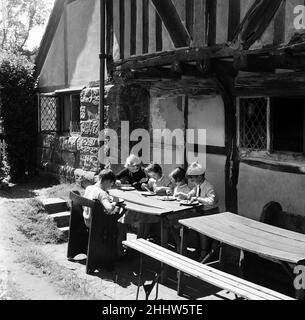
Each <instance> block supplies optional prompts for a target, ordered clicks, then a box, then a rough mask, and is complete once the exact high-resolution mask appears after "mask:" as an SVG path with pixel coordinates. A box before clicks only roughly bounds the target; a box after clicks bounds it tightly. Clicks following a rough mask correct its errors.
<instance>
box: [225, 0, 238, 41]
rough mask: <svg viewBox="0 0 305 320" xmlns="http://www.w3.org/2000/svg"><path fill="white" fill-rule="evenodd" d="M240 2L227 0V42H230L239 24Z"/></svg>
mask: <svg viewBox="0 0 305 320" xmlns="http://www.w3.org/2000/svg"><path fill="white" fill-rule="evenodd" d="M240 1H241V0H229V23H228V41H232V40H233V38H234V35H235V33H236V30H237V29H238V27H239V23H240Z"/></svg>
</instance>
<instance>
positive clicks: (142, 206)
mask: <svg viewBox="0 0 305 320" xmlns="http://www.w3.org/2000/svg"><path fill="white" fill-rule="evenodd" d="M109 194H110V195H111V196H115V197H118V198H122V199H124V200H125V203H126V208H127V209H128V210H132V211H136V212H139V213H145V214H151V215H157V216H161V215H165V214H169V213H179V212H184V211H189V210H193V209H194V207H187V206H181V205H180V203H179V202H178V201H162V200H159V199H158V196H153V197H147V196H143V195H142V194H141V192H140V191H137V190H134V191H123V190H119V189H113V190H109ZM195 208H196V209H198V208H202V209H203V205H198V206H196V207H195Z"/></svg>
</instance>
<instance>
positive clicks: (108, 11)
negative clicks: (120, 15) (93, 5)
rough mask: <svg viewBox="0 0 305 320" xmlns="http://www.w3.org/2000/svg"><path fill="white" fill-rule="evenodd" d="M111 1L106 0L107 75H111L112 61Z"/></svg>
mask: <svg viewBox="0 0 305 320" xmlns="http://www.w3.org/2000/svg"><path fill="white" fill-rule="evenodd" d="M113 33H114V30H113V2H112V0H106V63H107V72H108V76H109V77H111V73H112V68H111V65H112V62H113V36H114V35H113Z"/></svg>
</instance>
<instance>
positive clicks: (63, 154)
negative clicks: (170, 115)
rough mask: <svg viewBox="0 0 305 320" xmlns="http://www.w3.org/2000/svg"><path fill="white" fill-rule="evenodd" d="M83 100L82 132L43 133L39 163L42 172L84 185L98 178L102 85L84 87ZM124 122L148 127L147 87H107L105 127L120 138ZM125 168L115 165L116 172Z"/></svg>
mask: <svg viewBox="0 0 305 320" xmlns="http://www.w3.org/2000/svg"><path fill="white" fill-rule="evenodd" d="M80 100H81V101H80V102H81V106H80V128H81V129H80V134H79V135H74V136H61V135H58V134H43V133H41V134H40V137H39V153H38V163H39V164H40V168H41V169H43V171H45V172H48V173H51V174H53V175H56V176H57V177H58V178H59V179H60V180H61V181H65V182H77V183H78V184H80V185H82V186H84V187H85V186H86V185H87V184H88V183H89V184H91V183H93V182H94V181H95V178H96V174H97V173H98V172H99V170H100V163H99V159H98V152H99V139H98V135H99V112H98V110H99V108H98V107H99V87H97V86H93V87H88V88H85V89H84V90H83V91H82V92H81V96H80ZM121 121H130V131H132V130H133V129H136V128H145V129H148V127H149V95H148V93H147V91H146V90H144V89H142V88H140V87H136V86H130V87H126V86H123V85H109V86H106V87H105V123H104V127H105V128H111V129H113V130H115V131H116V132H117V133H118V136H119V141H120V137H121V130H120V128H121ZM125 147H126V146H125ZM119 150H120V146H119ZM119 157H120V153H119ZM123 160H124V159H123ZM122 167H123V166H122V164H116V165H112V169H113V170H114V171H115V172H117V171H118V170H120V169H121V168H122Z"/></svg>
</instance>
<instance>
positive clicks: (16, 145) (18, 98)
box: [0, 52, 37, 181]
mask: <svg viewBox="0 0 305 320" xmlns="http://www.w3.org/2000/svg"><path fill="white" fill-rule="evenodd" d="M34 98H35V77H34V65H33V64H32V63H31V62H29V61H28V60H27V59H26V58H25V57H22V56H17V55H15V54H11V53H1V52H0V116H1V118H2V120H3V133H4V137H5V142H6V144H7V161H8V165H9V167H10V176H11V179H12V180H13V181H20V180H22V179H23V178H25V176H27V175H29V174H31V173H32V172H33V171H34V167H35V146H36V134H37V129H36V128H37V125H36V123H37V121H36V119H37V112H36V104H35V99H34Z"/></svg>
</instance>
